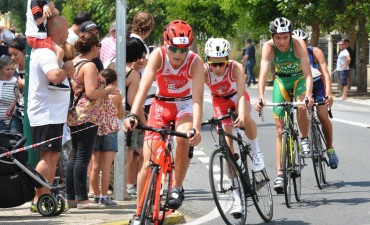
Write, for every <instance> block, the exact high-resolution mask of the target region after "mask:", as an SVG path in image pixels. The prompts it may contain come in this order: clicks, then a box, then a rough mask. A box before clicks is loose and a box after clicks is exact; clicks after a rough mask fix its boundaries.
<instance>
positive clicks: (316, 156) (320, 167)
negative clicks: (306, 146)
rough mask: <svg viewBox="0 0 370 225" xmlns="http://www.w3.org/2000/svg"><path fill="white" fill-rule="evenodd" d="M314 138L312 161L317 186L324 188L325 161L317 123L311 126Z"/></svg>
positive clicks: (312, 138) (312, 137)
mask: <svg viewBox="0 0 370 225" xmlns="http://www.w3.org/2000/svg"><path fill="white" fill-rule="evenodd" d="M311 140H312V163H313V170H314V172H315V178H316V183H317V186H318V187H319V188H320V189H322V188H323V185H324V180H325V165H326V163H325V161H323V148H322V147H323V145H322V143H321V139H320V136H319V130H318V127H317V124H313V125H312V128H311Z"/></svg>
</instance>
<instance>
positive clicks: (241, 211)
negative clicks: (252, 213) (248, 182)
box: [209, 149, 247, 225]
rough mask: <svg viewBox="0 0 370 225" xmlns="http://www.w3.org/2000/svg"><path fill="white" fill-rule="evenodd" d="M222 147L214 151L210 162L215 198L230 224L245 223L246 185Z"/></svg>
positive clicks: (238, 224) (210, 174) (242, 224)
mask: <svg viewBox="0 0 370 225" xmlns="http://www.w3.org/2000/svg"><path fill="white" fill-rule="evenodd" d="M226 154H227V153H226V152H224V150H222V149H217V150H215V151H213V153H212V155H211V159H210V162H209V179H210V184H211V190H212V195H213V199H214V201H215V203H216V206H217V209H218V211H219V212H220V215H221V217H222V219H223V220H224V221H225V223H226V224H228V225H244V224H245V221H246V219H247V203H246V198H245V193H246V190H245V187H244V185H243V184H242V182H241V177H240V176H241V173H240V172H239V171H238V170H236V169H235V168H236V165H234V164H233V162H232V161H229V160H228V159H229V158H228V156H227V155H226Z"/></svg>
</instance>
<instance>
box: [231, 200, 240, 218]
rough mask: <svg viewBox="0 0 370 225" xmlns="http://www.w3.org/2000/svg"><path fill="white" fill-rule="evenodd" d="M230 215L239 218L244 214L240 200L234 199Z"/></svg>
mask: <svg viewBox="0 0 370 225" xmlns="http://www.w3.org/2000/svg"><path fill="white" fill-rule="evenodd" d="M230 215H232V216H233V217H234V218H235V219H239V218H240V217H241V216H242V205H241V203H240V200H235V201H234V204H233V208H232V210H231V212H230Z"/></svg>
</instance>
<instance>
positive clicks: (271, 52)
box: [255, 17, 313, 191]
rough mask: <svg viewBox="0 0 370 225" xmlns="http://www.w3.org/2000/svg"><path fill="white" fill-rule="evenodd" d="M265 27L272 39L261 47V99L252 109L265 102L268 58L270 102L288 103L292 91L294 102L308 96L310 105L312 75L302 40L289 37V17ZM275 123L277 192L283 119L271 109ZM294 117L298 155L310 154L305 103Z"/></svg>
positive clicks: (280, 178)
mask: <svg viewBox="0 0 370 225" xmlns="http://www.w3.org/2000/svg"><path fill="white" fill-rule="evenodd" d="M269 30H270V32H271V33H272V39H271V40H269V41H267V42H266V43H265V44H264V45H263V47H262V57H261V67H260V76H259V79H260V80H259V82H258V83H259V85H258V97H259V99H260V100H262V103H263V104H262V106H261V105H260V104H259V102H256V104H255V109H256V110H257V111H258V112H260V111H261V110H262V107H263V105H264V104H265V98H264V91H265V84H266V77H267V73H268V69H269V63H270V60H273V61H274V63H275V71H276V72H275V80H274V86H273V95H272V102H274V103H280V102H289V101H290V98H289V92H292V93H293V94H294V99H295V100H296V101H301V102H302V101H304V99H305V98H308V99H309V106H312V104H313V100H312V85H313V84H312V74H311V68H310V61H309V57H308V52H307V47H306V45H305V43H304V41H303V40H301V39H299V38H294V37H292V31H293V25H292V23H291V21H290V20H288V19H286V18H284V17H279V18H276V19H275V20H274V21H271V23H270V26H269ZM273 112H274V118H275V124H276V133H277V138H276V163H277V175H278V177H277V178H276V179H275V180H274V189H275V190H276V191H280V190H281V189H283V187H284V180H283V172H282V171H279V169H280V168H281V167H280V153H281V131H282V126H283V124H284V121H282V118H283V117H284V114H282V113H281V112H282V109H281V108H278V107H274V108H273ZM297 120H298V125H299V129H300V131H301V145H302V157H307V158H308V157H310V156H311V150H310V142H309V140H308V131H309V126H310V123H309V121H308V119H307V116H306V106H304V105H302V106H299V107H298V110H297Z"/></svg>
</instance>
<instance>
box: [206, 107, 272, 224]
mask: <svg viewBox="0 0 370 225" xmlns="http://www.w3.org/2000/svg"><path fill="white" fill-rule="evenodd" d="M228 118H232V119H233V120H235V119H236V118H237V115H236V113H235V112H234V111H233V110H229V114H228V115H225V116H221V117H212V118H211V119H209V120H207V121H205V122H203V123H202V126H205V125H211V131H212V128H215V127H216V126H217V129H218V130H217V132H218V136H219V138H218V140H219V141H218V144H216V149H215V150H214V151H213V152H212V155H211V158H210V161H209V179H210V185H211V190H212V195H213V198H214V201H215V203H216V206H217V209H218V211H219V212H220V215H221V217H222V219H223V220H224V221H225V222H226V224H228V225H234V224H243V225H244V224H245V221H246V218H247V206H248V202H247V201H248V199H252V201H253V203H254V205H255V207H256V209H257V211H258V213H259V215H260V216H261V218H262V219H263V220H265V221H266V222H269V221H271V220H272V216H273V201H272V192H271V187H270V178H269V177H268V175H267V172H266V169H263V170H261V171H259V172H254V171H253V170H252V168H251V167H252V163H253V160H252V155H251V148H250V145H249V144H248V143H246V142H245V141H244V140H243V139H242V134H241V132H243V131H241V132H238V133H237V136H234V135H233V134H229V133H227V132H225V131H224V129H223V127H222V120H225V119H228ZM226 136H227V137H229V138H231V139H233V140H235V141H236V142H237V143H238V146H239V153H240V156H239V155H238V154H237V153H235V154H233V153H232V152H231V150H230V147H229V146H228V144H227V142H226V139H225V137H226ZM214 139H215V138H214ZM215 142H216V139H215ZM235 195H237V196H235ZM236 198H240V201H239V199H236ZM236 204H238V205H236ZM234 205H235V206H237V207H240V208H241V212H240V213H238V214H231V212H232V208H233V207H234Z"/></svg>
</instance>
